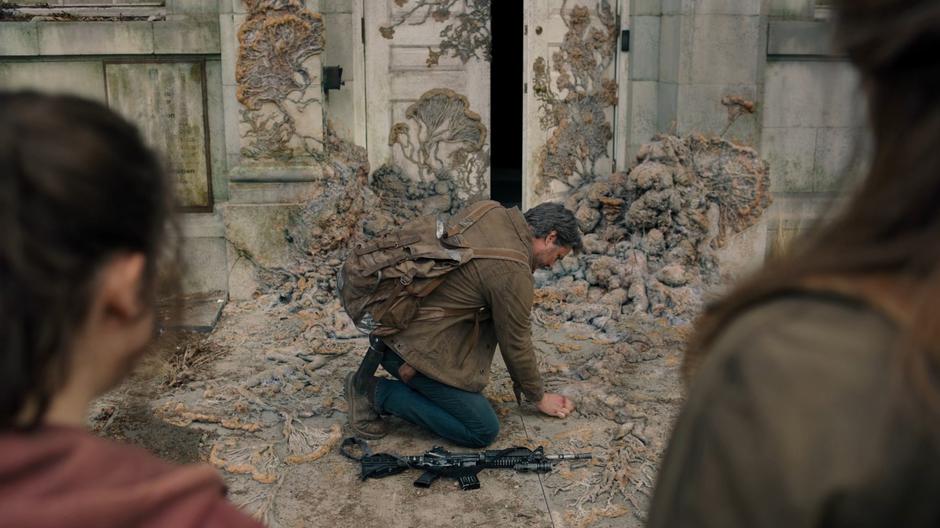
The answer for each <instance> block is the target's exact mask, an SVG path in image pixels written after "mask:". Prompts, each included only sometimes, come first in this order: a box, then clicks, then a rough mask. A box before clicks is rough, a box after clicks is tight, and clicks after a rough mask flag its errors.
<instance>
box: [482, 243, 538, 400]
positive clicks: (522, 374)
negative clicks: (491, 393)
mask: <svg viewBox="0 0 940 528" xmlns="http://www.w3.org/2000/svg"><path fill="white" fill-rule="evenodd" d="M494 264H495V263H494ZM486 268H487V269H488V270H490V271H489V273H487V272H486V271H483V272H481V276H482V278H483V295H484V297H485V299H486V301H487V302H488V304H489V306H490V311H491V313H492V315H493V325H494V327H495V328H496V340H497V342H498V343H499V350H500V352H501V353H502V355H503V361H504V362H505V363H506V368H507V369H508V370H509V376H510V377H511V378H512V381H513V385H514V388H516V389H517V390H521V391H522V393H523V394H525V397H526V399H527V400H529V401H531V402H538V401H540V400H541V399H542V395H543V392H544V389H543V385H542V376H541V375H540V374H539V370H538V362H537V360H536V357H535V347H534V346H533V345H532V324H531V316H532V300H533V297H534V283H533V279H532V274H531V272H529V270H527V269H525V268H523V267H521V266H519V265H518V264H511V263H502V262H501V263H498V264H497V265H493V266H487V267H486Z"/></svg>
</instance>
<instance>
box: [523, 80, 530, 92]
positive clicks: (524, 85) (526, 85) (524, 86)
mask: <svg viewBox="0 0 940 528" xmlns="http://www.w3.org/2000/svg"><path fill="white" fill-rule="evenodd" d="M522 93H524V94H527V93H529V83H527V82H524V83H522Z"/></svg>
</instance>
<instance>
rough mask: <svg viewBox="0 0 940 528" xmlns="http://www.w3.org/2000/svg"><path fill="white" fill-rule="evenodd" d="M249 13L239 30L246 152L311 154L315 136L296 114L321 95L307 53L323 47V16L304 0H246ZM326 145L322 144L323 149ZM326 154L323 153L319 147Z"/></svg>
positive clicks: (268, 155) (280, 157)
mask: <svg viewBox="0 0 940 528" xmlns="http://www.w3.org/2000/svg"><path fill="white" fill-rule="evenodd" d="M245 4H246V5H247V7H248V12H249V15H248V19H247V20H246V21H245V22H244V24H242V26H241V27H240V28H239V30H238V42H239V49H238V58H237V63H236V67H235V81H236V83H237V85H238V88H237V91H236V97H237V99H238V102H239V103H241V104H242V107H243V109H242V111H241V119H242V124H243V125H244V126H245V127H246V129H247V130H246V132H245V135H246V137H247V138H250V140H251V143H250V144H249V145H248V146H247V147H245V148H243V149H242V155H243V156H245V157H248V158H252V159H276V160H285V159H289V158H291V157H293V156H295V155H297V154H301V153H302V154H307V155H310V154H311V150H315V149H314V147H312V146H311V145H318V144H322V141H320V140H318V139H317V138H313V137H310V136H306V135H303V134H302V133H300V132H299V131H298V125H297V122H296V114H298V113H303V111H304V109H305V108H306V107H307V106H308V105H310V104H312V103H314V102H316V101H317V99H318V94H312V93H311V92H312V91H313V90H312V85H313V82H314V80H315V77H316V75H317V74H316V73H313V74H312V73H311V72H310V71H308V68H309V66H308V65H307V64H306V63H307V61H308V59H310V58H311V57H313V56H315V55H318V54H320V53H322V51H323V46H324V28H323V19H322V17H321V16H320V15H319V14H316V13H312V12H311V11H309V10H308V9H306V8H305V7H304V5H303V2H301V0H245ZM321 150H322V149H321ZM321 154H322V153H321Z"/></svg>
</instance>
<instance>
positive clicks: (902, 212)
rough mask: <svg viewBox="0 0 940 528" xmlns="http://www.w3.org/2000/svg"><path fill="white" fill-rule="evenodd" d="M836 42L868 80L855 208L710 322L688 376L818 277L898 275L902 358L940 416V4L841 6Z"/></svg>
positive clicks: (917, 389)
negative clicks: (783, 297)
mask: <svg viewBox="0 0 940 528" xmlns="http://www.w3.org/2000/svg"><path fill="white" fill-rule="evenodd" d="M836 8H837V43H838V45H839V46H840V47H841V48H842V50H843V51H845V52H846V53H847V54H848V56H849V58H850V59H851V61H852V62H853V63H854V65H855V66H856V67H857V68H858V70H859V71H860V73H861V77H862V86H863V88H864V90H865V92H866V94H867V96H868V117H869V120H870V124H871V128H872V131H873V133H874V134H873V135H874V153H873V154H874V156H873V159H872V162H871V167H870V169H869V173H868V175H867V178H866V179H865V181H864V182H863V183H862V185H861V187H860V189H859V190H858V191H857V193H856V194H855V195H854V197H853V199H852V201H851V202H850V203H849V204H848V206H847V207H846V209H845V210H844V211H843V212H842V213H841V214H840V215H839V216H837V217H836V218H835V219H834V220H833V221H831V222H829V223H828V224H827V225H825V226H824V227H822V228H821V229H820V230H819V231H818V233H817V234H816V235H815V236H813V237H812V238H810V239H806V240H804V241H803V242H802V243H801V244H800V245H798V246H797V247H795V248H794V249H793V250H792V251H791V252H790V254H789V255H788V256H786V257H783V258H782V259H780V260H778V261H776V262H772V263H770V264H769V265H768V266H767V267H765V268H764V270H763V271H762V272H760V273H759V274H758V275H757V276H756V277H754V278H752V279H751V280H749V281H748V282H746V283H745V284H743V285H742V286H741V287H739V288H738V289H737V290H736V291H734V292H733V293H732V294H731V295H730V296H729V297H727V298H726V299H725V300H724V301H722V302H721V303H720V304H719V305H717V306H715V307H713V308H712V309H710V310H709V311H708V312H707V313H706V314H705V316H704V317H703V318H702V320H701V321H700V324H699V326H698V329H697V333H696V335H695V336H694V337H693V339H692V341H691V342H690V345H689V348H688V351H687V354H686V362H685V366H684V370H685V373H686V376H687V377H688V376H689V373H690V372H691V370H692V368H693V367H694V366H695V365H696V364H697V363H698V362H699V360H700V359H701V358H700V356H702V355H703V354H704V353H705V351H706V350H707V348H708V346H709V344H710V343H711V342H712V341H713V340H714V339H715V337H716V336H717V335H718V334H719V333H720V331H721V329H722V328H724V326H725V325H726V324H727V323H728V322H729V321H730V320H731V319H733V318H734V317H735V316H736V315H737V314H739V313H740V312H741V311H742V310H744V309H746V308H747V307H749V306H753V305H754V304H756V303H759V302H761V301H762V300H764V299H767V298H768V297H771V296H773V295H775V294H778V293H780V292H783V291H786V290H788V289H791V288H794V287H795V286H796V285H798V284H800V282H801V281H803V280H806V279H811V278H814V277H828V276H838V277H844V278H856V279H859V280H864V279H867V278H872V277H889V278H891V281H889V283H893V284H896V285H898V286H897V288H898V289H900V288H901V285H902V284H915V285H916V286H915V288H913V290H914V291H915V292H916V296H913V297H908V298H905V302H906V303H907V304H908V305H909V307H910V309H911V310H910V311H911V313H912V317H911V321H910V324H905V325H902V330H901V331H902V334H903V335H902V336H901V338H902V343H901V350H902V352H901V353H899V354H898V356H897V360H898V361H900V362H902V364H903V367H904V371H905V372H906V375H907V376H908V378H910V382H911V383H910V386H912V387H913V390H914V393H915V394H916V395H917V397H918V398H917V399H918V400H922V401H923V402H924V403H926V404H928V407H929V408H930V409H931V410H933V411H936V412H937V413H938V414H940V383H938V380H940V376H938V373H940V148H938V141H940V54H938V53H937V50H938V49H940V47H938V45H940V2H937V1H936V0H839V1H837V6H836Z"/></svg>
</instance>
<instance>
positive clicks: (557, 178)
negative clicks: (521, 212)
mask: <svg viewBox="0 0 940 528" xmlns="http://www.w3.org/2000/svg"><path fill="white" fill-rule="evenodd" d="M614 7H615V6H614V2H612V0H544V1H541V0H540V1H535V0H530V1H528V2H526V24H527V26H528V28H529V29H528V33H527V34H526V47H525V55H526V60H525V64H526V79H527V82H528V92H527V94H526V99H525V137H524V146H523V149H524V151H523V159H524V161H523V163H524V168H523V203H524V204H525V205H526V207H532V206H534V205H537V204H538V203H540V202H542V201H545V200H557V199H560V198H564V197H565V196H567V195H568V194H569V193H570V192H571V191H572V190H573V189H576V188H579V187H581V186H582V185H584V184H586V183H590V182H591V181H593V180H595V179H597V178H598V177H603V176H607V175H609V174H610V172H611V168H612V158H611V154H612V147H613V145H612V141H611V140H612V139H613V125H612V122H613V117H614V107H615V106H616V105H617V96H618V86H617V82H616V81H615V80H614V61H615V58H616V53H617V51H616V50H617V48H616V45H617V37H618V27H617V23H616V16H615V15H614Z"/></svg>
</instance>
